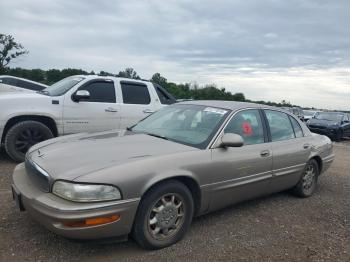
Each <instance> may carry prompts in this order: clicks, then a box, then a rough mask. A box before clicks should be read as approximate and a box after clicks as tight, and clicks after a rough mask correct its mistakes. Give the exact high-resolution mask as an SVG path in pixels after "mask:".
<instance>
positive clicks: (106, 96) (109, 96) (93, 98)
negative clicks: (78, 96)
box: [78, 81, 116, 103]
mask: <svg viewBox="0 0 350 262" xmlns="http://www.w3.org/2000/svg"><path fill="white" fill-rule="evenodd" d="M78 90H86V91H89V93H90V99H89V100H88V101H85V102H97V103H115V102H116V98H115V88H114V84H113V82H105V81H96V82H92V83H87V84H86V85H83V86H81V87H79V89H78Z"/></svg>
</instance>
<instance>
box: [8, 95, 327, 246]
mask: <svg viewBox="0 0 350 262" xmlns="http://www.w3.org/2000/svg"><path fill="white" fill-rule="evenodd" d="M333 159H334V154H333V147H332V143H331V141H330V139H329V138H328V137H326V136H321V135H317V134H312V133H311V132H310V131H309V129H308V128H307V127H306V126H305V124H303V123H302V122H301V121H300V120H298V119H297V117H295V116H294V115H292V114H289V113H286V112H284V111H281V110H279V109H276V108H273V107H268V106H264V105H258V104H250V103H238V102H231V101H192V102H183V103H179V104H174V105H170V106H168V107H164V108H162V109H160V110H159V111H157V112H156V113H154V114H152V115H150V116H149V117H147V118H145V119H143V120H142V121H140V122H139V123H138V124H136V125H134V126H133V127H132V128H129V129H128V130H127V131H125V130H119V131H108V132H103V133H94V134H87V133H85V134H75V135H71V136H66V137H60V138H55V139H53V140H48V141H46V142H43V143H40V144H37V145H35V146H34V147H32V148H31V149H30V151H29V152H28V154H27V156H26V161H25V163H24V164H20V165H18V166H17V167H16V169H15V171H14V173H13V176H12V180H13V185H12V186H13V195H14V199H15V200H16V202H17V204H18V206H19V207H20V208H21V210H27V211H29V213H30V214H31V215H32V216H33V217H34V218H35V219H36V220H37V221H38V222H39V223H41V224H43V225H45V226H46V227H47V228H48V229H50V230H52V231H53V232H56V233H57V234H60V235H63V236H66V237H69V238H77V239H91V238H92V239H96V238H108V237H116V236H118V237H125V236H127V235H129V234H131V235H132V236H133V237H134V239H135V240H136V241H137V242H138V243H139V244H140V245H141V246H143V247H145V248H147V249H158V248H163V247H166V246H169V245H172V244H174V243H176V242H177V241H179V240H180V239H181V238H183V236H184V235H185V234H186V232H187V231H188V229H189V227H190V224H191V221H192V218H193V216H198V215H202V214H206V213H208V212H210V211H214V210H217V209H220V208H223V207H226V206H229V205H232V204H234V203H237V202H241V201H244V200H248V199H251V198H254V197H259V196H262V195H267V194H271V193H274V192H278V191H282V190H287V189H292V191H293V192H294V194H296V195H297V196H300V197H309V196H311V195H312V194H313V192H314V191H315V189H316V185H317V180H318V178H319V175H320V174H321V173H323V172H324V171H325V170H327V168H329V166H330V164H331V162H332V161H333Z"/></svg>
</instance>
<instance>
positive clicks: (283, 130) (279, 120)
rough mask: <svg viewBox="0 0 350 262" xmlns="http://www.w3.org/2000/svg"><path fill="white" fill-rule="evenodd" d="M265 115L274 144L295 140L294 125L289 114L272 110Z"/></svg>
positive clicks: (266, 111)
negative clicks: (275, 142)
mask: <svg viewBox="0 0 350 262" xmlns="http://www.w3.org/2000/svg"><path fill="white" fill-rule="evenodd" d="M265 113H266V117H267V122H268V124H269V127H270V132H271V139H272V142H274V141H281V140H287V139H292V138H295V135H294V130H293V127H292V123H291V121H290V120H289V117H288V115H287V114H285V113H282V112H278V111H272V110H265Z"/></svg>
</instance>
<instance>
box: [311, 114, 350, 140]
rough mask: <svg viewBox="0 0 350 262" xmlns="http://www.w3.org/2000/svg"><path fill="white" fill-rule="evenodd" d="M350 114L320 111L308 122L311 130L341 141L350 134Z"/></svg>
mask: <svg viewBox="0 0 350 262" xmlns="http://www.w3.org/2000/svg"><path fill="white" fill-rule="evenodd" d="M349 118H350V117H349V114H347V113H342V112H319V113H318V114H317V115H316V116H315V117H314V118H312V119H310V120H309V121H308V123H307V126H308V127H309V129H310V131H311V132H313V133H318V134H322V135H326V136H328V137H330V138H331V139H333V140H336V141H340V140H341V139H342V138H343V137H349V136H350V122H349V120H350V119H349Z"/></svg>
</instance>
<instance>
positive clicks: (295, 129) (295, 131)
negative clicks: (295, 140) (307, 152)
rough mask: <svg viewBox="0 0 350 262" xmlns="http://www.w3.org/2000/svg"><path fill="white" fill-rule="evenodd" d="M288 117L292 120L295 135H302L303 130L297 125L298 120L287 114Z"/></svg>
mask: <svg viewBox="0 0 350 262" xmlns="http://www.w3.org/2000/svg"><path fill="white" fill-rule="evenodd" d="M289 119H290V121H291V122H292V126H293V129H294V134H295V137H303V136H304V133H303V130H302V129H301V126H300V125H299V123H298V121H297V120H295V118H294V117H292V116H289Z"/></svg>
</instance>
